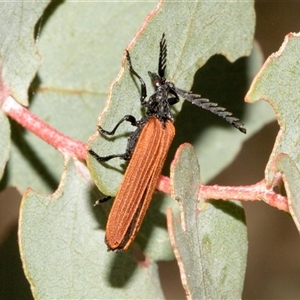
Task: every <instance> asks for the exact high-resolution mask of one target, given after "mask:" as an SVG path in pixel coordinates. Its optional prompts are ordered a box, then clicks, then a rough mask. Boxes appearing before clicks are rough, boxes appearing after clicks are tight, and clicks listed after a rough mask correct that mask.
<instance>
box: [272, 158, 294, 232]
mask: <svg viewBox="0 0 300 300" xmlns="http://www.w3.org/2000/svg"><path fill="white" fill-rule="evenodd" d="M276 171H278V172H281V173H282V175H283V180H284V184H285V186H284V187H285V190H286V193H287V196H288V204H289V210H290V214H291V216H292V218H293V220H294V222H295V224H296V226H297V229H298V231H300V197H299V182H300V172H299V168H298V167H297V164H296V163H295V162H294V161H293V160H292V159H291V158H290V156H289V155H287V154H284V153H281V154H279V155H278V156H277V159H276Z"/></svg>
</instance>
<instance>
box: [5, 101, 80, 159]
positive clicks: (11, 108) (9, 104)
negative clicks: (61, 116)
mask: <svg viewBox="0 0 300 300" xmlns="http://www.w3.org/2000/svg"><path fill="white" fill-rule="evenodd" d="M2 108H3V111H4V112H5V113H6V114H7V115H8V116H9V117H11V118H12V119H13V120H15V121H16V122H17V123H19V124H20V125H22V126H23V127H24V128H26V129H28V130H29V131H30V132H32V133H34V134H35V135H36V136H38V137H40V138H41V139H42V140H44V141H45V142H47V143H48V144H50V145H52V146H53V147H54V148H56V149H58V150H59V151H60V152H62V153H63V155H69V156H72V157H77V158H79V159H82V160H85V158H86V150H85V144H84V143H82V142H80V141H76V140H74V139H71V138H70V137H68V136H67V135H64V134H63V133H61V132H59V131H57V130H56V129H54V128H53V127H51V126H50V125H49V124H47V123H46V122H44V121H42V120H41V119H39V118H38V117H37V116H36V115H34V114H33V113H31V112H30V111H29V110H28V109H27V108H25V107H23V106H22V105H20V104H19V103H18V102H16V101H15V100H14V99H13V98H12V97H8V98H7V99H6V100H5V102H4V103H3V105H2Z"/></svg>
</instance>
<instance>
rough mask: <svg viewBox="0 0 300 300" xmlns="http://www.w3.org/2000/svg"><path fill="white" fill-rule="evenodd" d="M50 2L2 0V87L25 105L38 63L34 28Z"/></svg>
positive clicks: (0, 11)
mask: <svg viewBox="0 0 300 300" xmlns="http://www.w3.org/2000/svg"><path fill="white" fill-rule="evenodd" d="M49 2H50V1H31V2H28V1H16V2H9V1H4V2H2V3H1V8H0V28H1V32H2V34H1V36H0V45H1V49H0V51H1V52H0V65H1V77H2V81H3V83H2V84H3V85H1V87H2V88H4V87H6V88H7V89H9V91H10V94H11V95H12V96H13V97H14V98H15V99H16V100H17V101H19V102H20V103H21V104H23V105H28V88H29V84H30V82H31V81H32V79H33V77H34V76H35V74H36V71H37V69H38V67H39V65H40V63H41V57H40V55H39V53H38V51H37V48H36V43H35V40H34V27H35V24H36V22H37V21H38V19H39V18H40V16H41V14H42V12H43V10H44V9H45V8H46V6H47V5H48V3H49Z"/></svg>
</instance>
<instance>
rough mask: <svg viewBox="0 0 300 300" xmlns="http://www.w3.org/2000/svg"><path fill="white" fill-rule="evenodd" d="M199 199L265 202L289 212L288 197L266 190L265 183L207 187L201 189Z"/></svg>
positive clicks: (203, 186)
mask: <svg viewBox="0 0 300 300" xmlns="http://www.w3.org/2000/svg"><path fill="white" fill-rule="evenodd" d="M199 198H202V199H216V200H217V199H222V200H239V201H258V200H263V201H265V202H266V203H267V204H269V205H270V206H274V207H276V208H278V209H280V210H284V211H286V212H289V208H288V201H287V197H284V196H282V195H280V194H277V193H275V192H274V191H273V190H271V189H267V188H266V184H265V181H264V180H262V181H260V182H258V183H256V184H253V185H248V186H236V187H231V186H218V185H213V186H205V185H202V186H201V187H200V192H199Z"/></svg>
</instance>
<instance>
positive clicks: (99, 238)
mask: <svg viewBox="0 0 300 300" xmlns="http://www.w3.org/2000/svg"><path fill="white" fill-rule="evenodd" d="M87 178H89V176H88V171H87V169H86V167H85V166H84V165H83V164H82V163H81V162H78V161H75V162H74V161H72V160H69V161H68V162H67V163H66V165H65V171H64V173H63V176H62V179H61V183H60V186H59V188H58V190H57V191H56V192H55V194H53V195H51V196H49V197H45V196H42V195H40V194H38V193H35V192H33V191H32V190H28V191H27V192H26V194H25V195H24V197H23V200H22V207H21V218H20V223H19V244H20V249H21V250H20V251H21V257H22V261H23V266H24V270H25V274H26V277H27V279H28V280H29V282H30V285H31V289H32V292H33V295H34V297H35V298H36V299H50V298H51V299H75V298H76V299H99V298H101V299H108V298H114V299H133V298H135V299H142V298H144V297H145V295H147V298H149V299H157V298H162V297H163V294H162V291H161V288H160V283H159V275H158V269H157V266H156V265H155V264H153V263H152V262H151V260H150V261H148V262H146V263H141V264H138V263H137V261H136V260H135V259H134V257H133V254H132V252H131V251H129V252H127V253H113V252H107V251H106V248H107V247H106V245H105V244H104V230H103V227H104V226H105V223H106V216H107V211H106V210H105V206H102V207H100V208H97V209H96V208H93V206H92V201H93V200H92V199H93V198H94V197H95V193H96V191H95V190H93V188H92V186H93V185H92V183H91V182H90V181H89V180H88V179H87ZM96 194H97V193H96ZM145 282H146V283H147V284H145ZM141 287H143V288H141Z"/></svg>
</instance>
